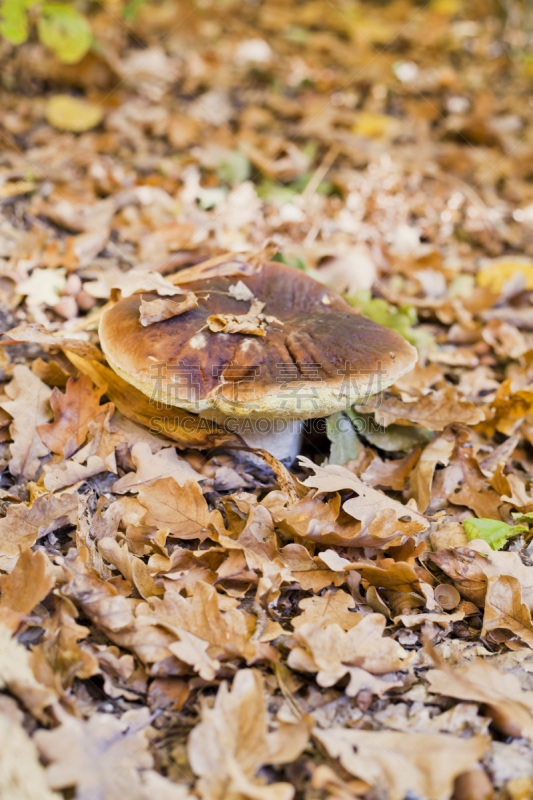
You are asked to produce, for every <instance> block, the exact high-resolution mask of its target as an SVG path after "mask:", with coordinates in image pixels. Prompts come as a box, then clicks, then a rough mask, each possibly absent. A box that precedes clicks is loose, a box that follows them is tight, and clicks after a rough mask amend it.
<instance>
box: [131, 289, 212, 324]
mask: <svg viewBox="0 0 533 800" xmlns="http://www.w3.org/2000/svg"><path fill="white" fill-rule="evenodd" d="M197 305H198V298H197V297H196V295H195V294H194V292H186V293H185V297H184V298H183V300H174V299H173V298H169V297H166V298H161V297H158V298H156V299H155V300H145V299H144V298H143V299H142V300H141V305H140V307H139V314H140V319H141V325H142V326H143V327H147V326H148V325H153V324H154V323H155V322H162V321H163V320H164V319H170V318H171V317H177V316H179V314H183V313H184V312H185V311H189V310H190V309H191V308H196V307H197Z"/></svg>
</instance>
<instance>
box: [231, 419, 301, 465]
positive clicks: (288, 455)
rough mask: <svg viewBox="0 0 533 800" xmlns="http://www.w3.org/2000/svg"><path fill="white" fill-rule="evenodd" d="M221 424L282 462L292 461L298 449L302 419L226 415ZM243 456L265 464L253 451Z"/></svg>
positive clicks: (252, 445) (253, 461)
mask: <svg viewBox="0 0 533 800" xmlns="http://www.w3.org/2000/svg"><path fill="white" fill-rule="evenodd" d="M223 424H224V425H225V426H226V427H227V428H228V430H231V431H232V432H233V433H236V434H238V435H239V436H240V437H241V439H243V440H244V441H245V442H246V444H247V445H248V447H254V448H261V449H262V450H266V451H267V452H268V453H270V454H271V455H273V456H274V458H277V459H278V461H282V462H283V463H284V464H287V465H288V464H291V463H292V462H293V461H294V459H295V458H296V456H297V455H298V454H299V452H300V446H301V443H302V427H303V421H302V420H301V419H282V418H281V417H274V419H268V418H266V417H261V418H259V419H251V418H250V417H227V418H226V420H225V421H224V423H223ZM244 459H245V460H246V461H249V462H250V463H254V464H261V465H264V462H263V461H262V460H260V459H259V458H258V457H257V456H254V455H253V453H245V454H244Z"/></svg>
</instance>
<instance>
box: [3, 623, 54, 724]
mask: <svg viewBox="0 0 533 800" xmlns="http://www.w3.org/2000/svg"><path fill="white" fill-rule="evenodd" d="M33 660H34V659H33V654H32V653H30V652H29V651H28V650H26V648H25V647H23V646H22V645H21V644H19V643H18V642H17V640H16V639H13V638H12V635H11V631H10V630H8V629H7V628H5V627H4V626H3V625H0V689H7V691H8V692H9V693H10V694H12V695H14V697H16V698H17V699H18V700H20V702H21V703H22V704H23V705H24V706H25V707H26V708H27V709H28V711H29V712H30V713H31V714H33V716H34V717H35V718H36V719H38V720H40V721H41V722H45V721H48V720H47V714H46V709H47V708H50V707H52V706H54V707H55V706H56V703H57V695H56V693H55V692H54V691H52V689H50V688H49V687H48V686H45V685H44V684H43V683H41V682H40V681H39V680H38V679H37V678H36V677H35V674H34V670H33Z"/></svg>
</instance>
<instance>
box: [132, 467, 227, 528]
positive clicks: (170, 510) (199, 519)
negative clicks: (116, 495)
mask: <svg viewBox="0 0 533 800" xmlns="http://www.w3.org/2000/svg"><path fill="white" fill-rule="evenodd" d="M138 497H139V500H140V502H141V503H142V505H143V506H144V507H145V508H146V509H147V514H146V516H145V518H144V523H145V524H146V525H155V526H156V527H157V528H159V529H160V530H162V529H166V530H168V531H169V534H170V536H173V537H176V538H178V539H200V540H202V541H203V540H204V539H206V538H208V536H209V533H210V532H211V531H213V530H221V531H223V530H224V524H223V521H222V517H221V515H220V512H219V511H209V509H208V507H207V503H206V501H205V498H204V496H203V494H202V490H201V489H200V487H199V486H198V483H196V482H195V481H187V483H185V485H184V486H183V488H181V487H180V486H178V484H177V483H176V481H175V480H174V479H173V478H163V479H160V480H157V481H155V482H154V483H152V484H151V485H150V486H141V487H140V489H139V494H138Z"/></svg>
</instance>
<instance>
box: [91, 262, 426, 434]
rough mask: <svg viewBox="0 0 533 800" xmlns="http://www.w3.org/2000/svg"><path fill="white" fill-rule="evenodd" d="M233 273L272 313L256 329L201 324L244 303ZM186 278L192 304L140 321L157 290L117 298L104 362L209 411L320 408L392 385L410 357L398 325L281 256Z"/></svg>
mask: <svg viewBox="0 0 533 800" xmlns="http://www.w3.org/2000/svg"><path fill="white" fill-rule="evenodd" d="M178 277H179V273H178V275H177V276H176V279H177V278H178ZM238 281H241V282H242V283H244V284H245V286H246V287H248V289H249V290H250V291H251V292H252V293H253V296H254V298H256V299H257V300H258V301H261V302H262V303H264V304H265V306H264V308H263V309H262V313H263V314H264V315H266V316H267V317H274V318H275V320H274V321H269V322H267V323H265V325H266V327H265V330H264V335H252V334H247V333H223V332H217V333H214V332H212V330H210V329H209V323H208V318H209V317H212V316H214V315H216V316H219V317H220V315H237V316H241V315H243V314H246V313H247V312H248V310H249V308H250V305H251V302H250V300H246V301H243V300H237V299H236V298H235V297H234V296H233V295H234V294H235V290H234V288H233V287H235V285H236V283H237V282H238ZM178 285H179V284H178ZM230 287H231V288H232V293H230V291H229V290H230ZM185 288H186V289H187V291H192V292H195V293H196V295H197V297H198V306H197V307H196V308H192V309H190V310H188V311H185V312H183V313H181V314H178V315H177V316H173V317H170V318H169V319H165V320H163V321H161V322H155V323H153V324H151V325H148V326H146V327H143V325H142V324H141V322H140V306H141V301H142V300H144V301H150V300H155V299H157V297H158V296H157V294H155V293H151V292H143V293H141V294H134V295H131V296H130V297H126V298H123V299H121V300H119V301H118V302H117V303H115V304H114V305H113V306H111V307H110V308H109V309H107V310H106V311H105V312H104V313H103V315H102V317H101V321H100V341H101V345H102V349H103V351H104V353H105V355H106V357H107V360H108V362H109V365H110V366H111V367H112V368H113V369H114V370H115V371H116V372H117V373H118V374H119V375H120V376H121V377H122V378H124V379H125V380H126V381H128V382H129V383H131V384H133V385H134V386H136V387H137V388H138V389H140V390H141V391H142V392H144V393H145V394H146V395H148V396H149V397H151V398H152V399H153V400H154V401H157V402H161V403H164V404H165V405H167V406H177V407H179V408H185V409H187V410H188V411H191V412H193V413H196V414H199V413H202V414H205V415H206V416H215V417H216V416H217V415H218V416H221V415H226V416H232V417H242V416H251V417H253V418H258V417H268V418H274V417H286V418H296V419H309V418H311V417H322V416H328V415H329V414H332V413H334V412H336V411H342V410H343V409H345V408H347V407H348V406H350V405H353V404H354V403H357V402H359V403H360V402H362V401H363V400H364V399H365V398H366V397H368V396H369V395H372V394H375V393H376V392H378V391H380V390H381V389H384V388H385V387H387V386H390V384H391V383H393V382H394V381H395V380H397V379H398V378H399V377H400V376H401V375H403V374H404V373H406V372H408V371H409V370H410V369H412V367H413V366H414V364H415V362H416V359H417V353H416V350H415V348H414V347H412V346H411V345H410V344H409V343H408V342H407V341H406V340H405V339H404V338H403V337H402V336H400V334H398V333H396V332H395V331H392V330H389V329H388V328H385V327H384V326H382V325H379V324H377V323H376V322H372V320H369V319H368V318H366V317H363V316H361V315H360V314H357V313H356V312H355V311H354V310H353V309H352V307H351V306H350V305H349V304H348V303H347V302H346V301H345V300H343V299H342V297H340V296H339V295H338V294H336V293H335V292H333V291H331V290H330V289H328V288H326V287H325V286H323V285H322V284H321V283H318V281H315V280H314V279H313V278H311V277H309V276H308V275H306V274H305V273H304V272H301V271H299V270H296V269H294V268H293V267H289V266H287V265H285V264H281V263H276V262H266V263H263V264H261V265H260V266H259V267H258V268H257V269H256V270H255V272H253V273H252V274H248V275H242V276H241V275H238V276H227V275H226V276H214V277H207V278H203V279H201V280H197V281H193V282H188V283H187V284H186V286H185ZM241 288H242V287H241ZM206 412H208V413H206Z"/></svg>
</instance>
